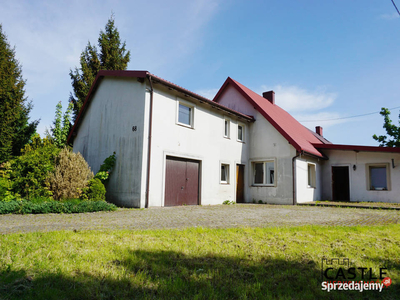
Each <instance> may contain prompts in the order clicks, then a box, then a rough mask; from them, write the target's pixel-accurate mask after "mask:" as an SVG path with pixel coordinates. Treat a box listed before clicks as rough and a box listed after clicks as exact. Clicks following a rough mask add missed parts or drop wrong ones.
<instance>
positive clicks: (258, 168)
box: [253, 160, 275, 186]
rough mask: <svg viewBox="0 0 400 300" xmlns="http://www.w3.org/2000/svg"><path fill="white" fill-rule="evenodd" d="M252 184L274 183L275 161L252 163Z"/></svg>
mask: <svg viewBox="0 0 400 300" xmlns="http://www.w3.org/2000/svg"><path fill="white" fill-rule="evenodd" d="M253 174H254V177H253V184H255V185H271V186H272V185H275V162H274V161H273V160H271V161H264V162H254V163H253Z"/></svg>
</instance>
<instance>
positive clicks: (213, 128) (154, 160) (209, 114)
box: [149, 85, 250, 206]
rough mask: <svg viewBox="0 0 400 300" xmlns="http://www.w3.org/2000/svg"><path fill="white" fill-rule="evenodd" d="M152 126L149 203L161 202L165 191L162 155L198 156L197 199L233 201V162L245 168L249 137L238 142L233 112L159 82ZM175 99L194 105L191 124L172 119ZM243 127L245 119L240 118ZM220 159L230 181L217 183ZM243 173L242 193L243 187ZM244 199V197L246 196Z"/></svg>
mask: <svg viewBox="0 0 400 300" xmlns="http://www.w3.org/2000/svg"><path fill="white" fill-rule="evenodd" d="M153 101H154V102H153V128H152V151H151V173H150V197H149V206H163V205H164V192H165V162H166V156H167V155H168V156H175V157H183V158H190V159H195V160H199V161H200V162H201V164H200V168H201V172H200V201H201V204H202V205H208V204H221V203H222V202H223V201H225V200H230V201H236V164H245V165H246V166H245V169H246V168H247V161H248V147H249V143H250V137H249V136H248V135H247V134H245V143H242V142H238V141H237V140H236V136H237V123H238V120H237V118H236V117H235V116H233V115H228V114H225V113H224V112H223V111H221V110H216V109H213V108H211V107H210V106H209V105H205V104H200V102H199V101H198V100H194V99H192V98H190V97H185V96H184V95H183V94H181V93H178V92H175V91H173V90H168V89H167V88H165V87H164V86H162V85H156V86H155V87H154V98H153ZM178 101H183V102H185V103H186V104H189V105H194V128H193V129H192V128H187V127H184V126H181V125H178V124H177V123H176V121H177V108H178ZM224 117H228V118H229V119H230V138H229V139H227V138H224V137H223V135H224ZM242 123H243V124H244V125H245V131H248V128H249V123H248V122H246V121H244V122H242ZM221 163H224V164H229V166H230V168H229V171H230V174H229V178H230V183H229V184H221V183H220V166H221ZM246 187H247V178H246V177H245V196H246V195H248V194H249V193H248V191H247V188H246ZM246 200H248V199H246Z"/></svg>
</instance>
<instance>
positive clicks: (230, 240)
mask: <svg viewBox="0 0 400 300" xmlns="http://www.w3.org/2000/svg"><path fill="white" fill-rule="evenodd" d="M0 253H1V257H0V299H138V298H139V299H140V298H144V299H151V298H154V299H160V298H161V299H277V298H278V299H371V298H381V299H396V298H397V297H398V295H400V258H399V257H400V225H390V226H379V227H326V226H325V227H323V226H305V227H285V228H263V229H261V228H243V229H203V228H192V229H185V230H147V231H106V232H102V231H78V232H71V231H68V232H67V231H61V232H51V233H28V234H10V235H0ZM323 257H326V258H335V257H347V258H349V259H350V261H351V263H352V265H353V266H355V267H367V268H372V270H373V272H374V274H375V275H376V274H379V268H381V267H386V268H387V271H386V272H387V275H386V276H389V277H390V278H391V279H392V285H391V286H390V287H388V288H384V289H383V291H382V293H379V292H377V291H364V292H362V293H360V292H358V291H354V292H348V291H331V292H329V293H328V292H326V291H322V290H321V259H322V258H323ZM336 269H337V268H336ZM356 279H358V280H360V279H361V278H360V275H358V277H357V278H356ZM397 299H398V298H397Z"/></svg>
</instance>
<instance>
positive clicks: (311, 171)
mask: <svg viewBox="0 0 400 300" xmlns="http://www.w3.org/2000/svg"><path fill="white" fill-rule="evenodd" d="M307 173H308V186H309V187H313V188H315V187H316V186H317V184H316V176H315V173H316V172H315V165H314V164H308V165H307Z"/></svg>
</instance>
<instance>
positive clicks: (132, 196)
mask: <svg viewBox="0 0 400 300" xmlns="http://www.w3.org/2000/svg"><path fill="white" fill-rule="evenodd" d="M68 142H69V143H73V151H74V152H80V153H81V154H82V155H83V157H84V158H85V159H86V161H87V162H88V163H89V165H90V167H91V168H92V170H93V171H94V172H96V171H98V169H99V168H100V165H101V164H102V162H103V161H104V159H105V158H106V157H108V156H109V155H111V154H112V153H113V152H116V156H117V161H116V165H115V166H114V169H113V172H112V174H111V176H110V180H109V182H108V185H107V200H108V201H110V202H113V203H115V204H117V205H119V206H124V207H137V208H139V207H140V208H143V207H150V206H175V205H200V204H201V205H209V204H222V203H223V202H224V201H226V200H229V201H233V202H238V203H246V202H254V201H256V202H258V201H259V200H261V201H262V202H263V203H270V204H287V205H295V204H297V203H301V202H309V201H316V200H344V201H382V202H400V197H399V196H398V195H400V185H399V184H398V182H400V149H399V148H387V147H373V146H354V145H338V144H332V143H331V142H329V141H328V140H327V139H325V138H324V137H323V132H322V128H321V127H316V131H315V132H313V131H311V130H309V129H307V128H306V127H304V126H303V125H301V124H300V123H299V122H298V121H297V120H295V119H294V118H293V117H292V116H291V115H290V114H289V113H287V112H286V111H285V110H283V109H282V108H280V107H279V106H278V105H277V104H275V93H274V92H273V91H268V92H265V93H263V95H258V94H257V93H255V92H253V91H251V90H250V89H248V88H247V87H245V86H244V85H242V84H241V83H239V82H237V81H235V80H233V79H231V78H229V77H228V79H227V80H226V81H225V83H224V84H223V85H222V87H221V88H220V90H219V91H218V93H217V95H216V96H215V97H214V99H213V100H212V101H211V100H209V99H206V98H204V97H202V96H200V95H197V94H195V93H193V92H191V91H189V90H186V89H184V88H182V87H180V86H177V85H175V84H173V83H171V82H169V81H167V80H164V79H162V78H160V77H157V76H155V75H153V74H151V73H149V72H148V71H100V72H99V73H98V75H97V77H96V79H95V81H94V83H93V85H92V87H91V89H90V91H89V94H88V96H87V98H86V100H85V103H84V105H83V107H82V109H81V111H80V113H79V115H78V117H77V119H76V122H75V124H74V126H73V128H72V130H71V132H70V134H69V137H68Z"/></svg>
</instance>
